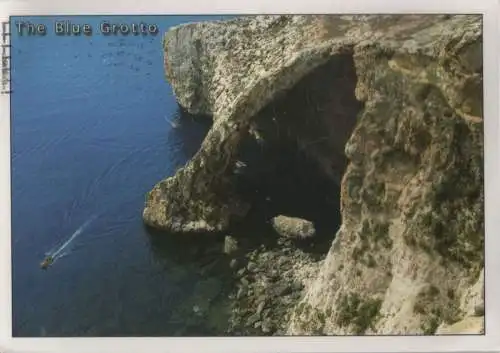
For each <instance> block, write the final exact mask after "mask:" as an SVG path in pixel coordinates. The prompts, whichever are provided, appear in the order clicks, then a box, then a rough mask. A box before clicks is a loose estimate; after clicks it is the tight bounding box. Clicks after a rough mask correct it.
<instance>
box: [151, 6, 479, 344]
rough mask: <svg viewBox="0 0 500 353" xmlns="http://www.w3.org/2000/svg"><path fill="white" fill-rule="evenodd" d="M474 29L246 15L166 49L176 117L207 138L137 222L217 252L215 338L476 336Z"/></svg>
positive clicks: (178, 33)
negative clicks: (225, 283) (186, 118)
mask: <svg viewBox="0 0 500 353" xmlns="http://www.w3.org/2000/svg"><path fill="white" fill-rule="evenodd" d="M481 28H482V24H481V17H480V16H473V15H456V16H445V15H442V16H441V15H439V16H438V15H427V16H426V15H384V16H365V15H359V16H333V15H332V16H326V15H325V16H319V15H318V16H253V17H240V18H235V19H231V20H228V21H217V22H215V21H214V22H203V23H192V24H186V25H181V26H178V27H175V28H172V29H170V30H169V32H168V33H166V35H165V37H164V51H165V70H166V76H167V79H168V81H169V82H170V84H171V85H172V88H173V91H174V93H175V96H176V98H177V100H178V102H179V104H180V105H181V107H182V108H183V109H186V110H187V111H188V112H189V113H191V114H202V115H206V116H208V117H210V118H211V119H212V121H213V124H212V127H211V129H210V131H209V132H208V134H207V136H206V138H205V140H204V141H203V143H202V146H201V147H200V149H199V151H198V152H197V153H196V154H195V155H194V156H193V158H192V159H191V160H190V161H189V162H188V163H187V164H186V165H185V166H184V167H183V168H181V169H179V170H178V171H177V172H176V174H175V175H174V176H171V177H168V178H166V179H165V180H163V181H160V182H159V183H158V184H157V185H156V186H155V187H154V188H153V190H151V191H150V192H149V193H148V195H147V197H146V204H145V209H144V214H143V218H144V221H145V223H146V224H147V225H148V226H150V227H152V228H155V229H157V230H159V231H161V232H163V233H165V234H164V235H161V236H169V235H168V234H167V233H178V234H181V236H185V237H189V236H193V233H196V234H198V235H201V236H203V235H206V236H210V235H209V234H219V235H223V236H224V235H225V236H226V238H225V243H224V246H223V249H221V253H222V252H225V253H226V255H225V256H227V257H229V259H228V262H227V266H228V268H229V269H230V270H231V271H232V276H233V277H234V281H235V285H234V288H233V290H232V291H231V293H230V294H229V295H228V296H229V300H230V302H231V313H230V318H229V327H227V328H226V329H225V331H226V333H227V334H235V335H283V334H288V335H291V334H294V335H295V334H300V335H311V334H314V335H316V334H318V335H338V334H436V333H460V332H467V333H481V332H482V330H484V293H483V292H484V281H483V276H484V270H483V267H484V210H483V208H484V190H483V162H484V156H483V113H482V104H483V97H482V32H481V30H482V29H481ZM339 208H340V210H339ZM339 212H340V214H338V215H337V213H339ZM252 217H256V218H252ZM337 218H338V220H337ZM257 224H259V225H260V226H259V227H260V228H259V227H258V228H255V229H253V228H252V227H253V225H257ZM263 229H267V230H263ZM232 234H234V236H232ZM471 303H474V304H471ZM481 307H483V311H481Z"/></svg>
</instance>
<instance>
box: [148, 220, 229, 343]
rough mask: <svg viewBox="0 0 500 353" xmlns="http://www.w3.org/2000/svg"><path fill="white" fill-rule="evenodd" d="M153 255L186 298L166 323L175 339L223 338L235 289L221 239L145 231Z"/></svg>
mask: <svg viewBox="0 0 500 353" xmlns="http://www.w3.org/2000/svg"><path fill="white" fill-rule="evenodd" d="M146 231H147V234H148V238H149V244H150V247H151V252H152V254H153V256H154V258H155V259H156V261H158V262H159V263H161V265H162V268H163V270H164V271H165V272H167V273H169V276H170V282H171V283H175V284H176V285H177V286H180V287H182V288H183V298H182V300H181V301H179V303H178V305H177V306H176V307H174V308H173V309H172V312H171V314H170V317H168V318H165V320H166V321H167V326H168V332H172V335H173V336H220V335H223V333H224V332H225V330H226V329H227V323H228V320H229V317H230V311H229V308H230V305H229V300H228V297H229V294H230V293H231V291H232V290H233V289H234V281H235V279H234V276H233V273H232V271H231V269H230V266H229V261H230V258H229V257H227V256H225V254H224V253H223V246H224V239H223V237H222V236H220V235H213V234H210V235H209V234H196V235H174V234H166V233H164V232H159V231H156V230H154V229H150V228H148V227H146Z"/></svg>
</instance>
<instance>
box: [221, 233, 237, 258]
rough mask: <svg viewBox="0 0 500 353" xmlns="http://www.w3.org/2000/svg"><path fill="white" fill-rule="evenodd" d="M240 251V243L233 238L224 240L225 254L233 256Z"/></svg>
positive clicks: (228, 237) (229, 237)
mask: <svg viewBox="0 0 500 353" xmlns="http://www.w3.org/2000/svg"><path fill="white" fill-rule="evenodd" d="M237 250H238V241H237V240H236V239H235V238H233V237H231V236H229V235H228V236H226V237H225V238H224V253H225V254H228V255H230V254H232V253H234V252H236V251H237Z"/></svg>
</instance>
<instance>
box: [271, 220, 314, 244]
mask: <svg viewBox="0 0 500 353" xmlns="http://www.w3.org/2000/svg"><path fill="white" fill-rule="evenodd" d="M271 224H272V226H273V228H274V230H275V231H276V232H277V233H278V234H279V235H281V236H283V237H286V238H292V239H306V238H311V237H313V236H314V235H315V234H316V229H315V228H314V224H313V223H312V222H310V221H308V220H305V219H301V218H297V217H289V216H283V215H279V216H276V217H274V218H273V219H272V220H271Z"/></svg>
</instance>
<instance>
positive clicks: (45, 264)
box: [40, 255, 54, 270]
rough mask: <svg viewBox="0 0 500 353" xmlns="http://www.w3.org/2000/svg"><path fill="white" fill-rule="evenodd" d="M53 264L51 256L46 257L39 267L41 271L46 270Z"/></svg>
mask: <svg viewBox="0 0 500 353" xmlns="http://www.w3.org/2000/svg"><path fill="white" fill-rule="evenodd" d="M53 262H54V258H53V257H52V255H47V256H46V257H45V259H43V261H42V262H41V263H40V267H41V268H42V269H43V270H46V269H47V268H48V267H49V266H50V265H52V263H53Z"/></svg>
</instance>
